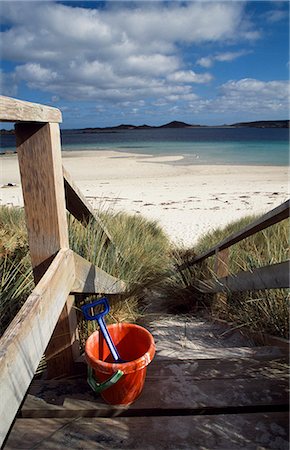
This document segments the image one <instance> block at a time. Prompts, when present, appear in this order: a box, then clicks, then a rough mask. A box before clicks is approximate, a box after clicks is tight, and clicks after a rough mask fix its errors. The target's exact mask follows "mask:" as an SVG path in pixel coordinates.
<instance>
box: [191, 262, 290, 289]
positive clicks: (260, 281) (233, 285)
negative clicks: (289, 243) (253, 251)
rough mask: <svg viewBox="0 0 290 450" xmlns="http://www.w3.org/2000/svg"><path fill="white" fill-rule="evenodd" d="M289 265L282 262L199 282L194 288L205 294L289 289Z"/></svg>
mask: <svg viewBox="0 0 290 450" xmlns="http://www.w3.org/2000/svg"><path fill="white" fill-rule="evenodd" d="M289 265H290V261H284V262H281V263H278V264H270V265H269V266H264V267H259V268H258V269H254V270H253V271H246V272H245V271H241V272H239V273H237V274H236V275H228V276H227V277H223V278H219V279H215V278H212V279H210V280H199V281H198V282H197V283H196V286H197V289H198V290H199V291H200V292H202V293H205V294H207V293H217V292H238V291H241V292H242V291H256V290H264V289H283V288H289V284H290V283H289V281H290V280H289Z"/></svg>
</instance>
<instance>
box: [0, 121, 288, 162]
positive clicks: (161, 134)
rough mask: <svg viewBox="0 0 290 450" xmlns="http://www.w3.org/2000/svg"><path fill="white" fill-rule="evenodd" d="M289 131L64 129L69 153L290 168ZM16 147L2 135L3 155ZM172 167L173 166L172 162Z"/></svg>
mask: <svg viewBox="0 0 290 450" xmlns="http://www.w3.org/2000/svg"><path fill="white" fill-rule="evenodd" d="M288 133H289V131H288V130H287V129H269V128H266V129H261V128H200V129H199V128H197V129H195V128H194V129H191V128H190V129H187V128H186V129H149V130H121V131H117V132H116V131H113V132H98V133H84V132H81V131H78V132H77V131H75V130H73V131H69V130H64V131H63V132H62V148H63V150H66V151H76V150H80V149H82V150H108V149H114V150H117V151H120V152H129V153H137V154H148V155H153V156H170V155H171V156H172V155H182V156H183V159H182V160H179V161H176V162H175V163H174V164H241V165H275V166H286V165H289V134H288ZM14 148H15V138H14V136H1V148H0V152H1V153H4V152H5V151H7V150H10V151H11V150H13V149H14ZM171 164H172V163H171Z"/></svg>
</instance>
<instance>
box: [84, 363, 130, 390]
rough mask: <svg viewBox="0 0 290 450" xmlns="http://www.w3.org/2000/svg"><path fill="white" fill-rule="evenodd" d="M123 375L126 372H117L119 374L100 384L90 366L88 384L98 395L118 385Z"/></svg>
mask: <svg viewBox="0 0 290 450" xmlns="http://www.w3.org/2000/svg"><path fill="white" fill-rule="evenodd" d="M123 375H124V372H122V370H117V372H115V373H113V375H112V376H111V377H110V378H108V379H107V380H106V381H103V383H98V382H97V380H96V379H95V377H94V373H93V369H92V368H91V367H90V366H88V377H87V382H88V384H89V386H90V387H91V388H92V390H93V391H95V392H96V393H97V394H99V393H100V392H102V391H104V390H105V389H108V388H109V387H111V386H113V385H114V384H116V383H117V381H119V380H120V378H121V377H122V376H123Z"/></svg>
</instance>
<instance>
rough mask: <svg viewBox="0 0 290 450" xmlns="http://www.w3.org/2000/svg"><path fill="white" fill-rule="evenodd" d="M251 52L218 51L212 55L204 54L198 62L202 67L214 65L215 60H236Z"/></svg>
mask: <svg viewBox="0 0 290 450" xmlns="http://www.w3.org/2000/svg"><path fill="white" fill-rule="evenodd" d="M248 53H249V52H248V51H244V50H240V51H238V52H223V53H216V54H215V55H211V56H204V57H202V58H200V59H199V60H198V61H197V62H196V63H197V64H198V65H199V66H201V67H206V68H209V67H212V66H213V65H214V63H215V61H219V62H230V61H234V60H235V59H237V58H240V57H241V56H244V55H247V54H248Z"/></svg>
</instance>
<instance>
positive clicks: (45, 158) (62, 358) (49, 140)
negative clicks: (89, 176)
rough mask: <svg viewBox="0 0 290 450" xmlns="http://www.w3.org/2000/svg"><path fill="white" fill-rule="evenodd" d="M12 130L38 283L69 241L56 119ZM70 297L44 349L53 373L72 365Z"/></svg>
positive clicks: (72, 319) (56, 374) (68, 370)
mask: <svg viewBox="0 0 290 450" xmlns="http://www.w3.org/2000/svg"><path fill="white" fill-rule="evenodd" d="M15 131H16V145H17V153H18V160H19V167H20V174H21V183H22V190H23V198H24V206H25V215H26V224H27V230H28V239H29V247H30V255H31V261H32V267H33V273H34V279H35V283H38V281H39V280H40V279H41V277H42V276H43V274H44V273H45V271H46V270H47V268H48V266H49V265H50V263H51V261H52V260H53V258H54V256H55V255H56V253H57V252H58V251H59V250H60V249H61V248H68V247H69V242H68V229H67V219H66V209H65V195H64V185H63V172H62V163H61V146H60V132H59V125H58V124H57V123H35V122H34V123H33V122H31V123H19V124H16V126H15ZM71 303H72V302H71V299H70V300H69V303H67V304H66V305H65V307H64V309H63V311H62V313H61V317H60V320H59V322H58V324H57V326H56V329H55V331H54V334H53V336H52V338H51V341H50V344H49V345H48V347H47V350H46V357H47V361H48V373H49V375H50V376H51V377H53V376H61V375H65V374H68V373H70V372H71V369H72V364H73V354H74V353H75V347H76V345H75V346H74V347H73V349H72V342H73V341H75V340H76V336H75V330H76V328H75V329H74V330H72V324H73V323H74V322H75V323H76V319H74V317H73V316H74V311H73V309H72V307H71ZM73 327H76V325H75V324H74V325H73ZM58 348H60V351H58ZM51 354H53V358H51Z"/></svg>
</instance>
